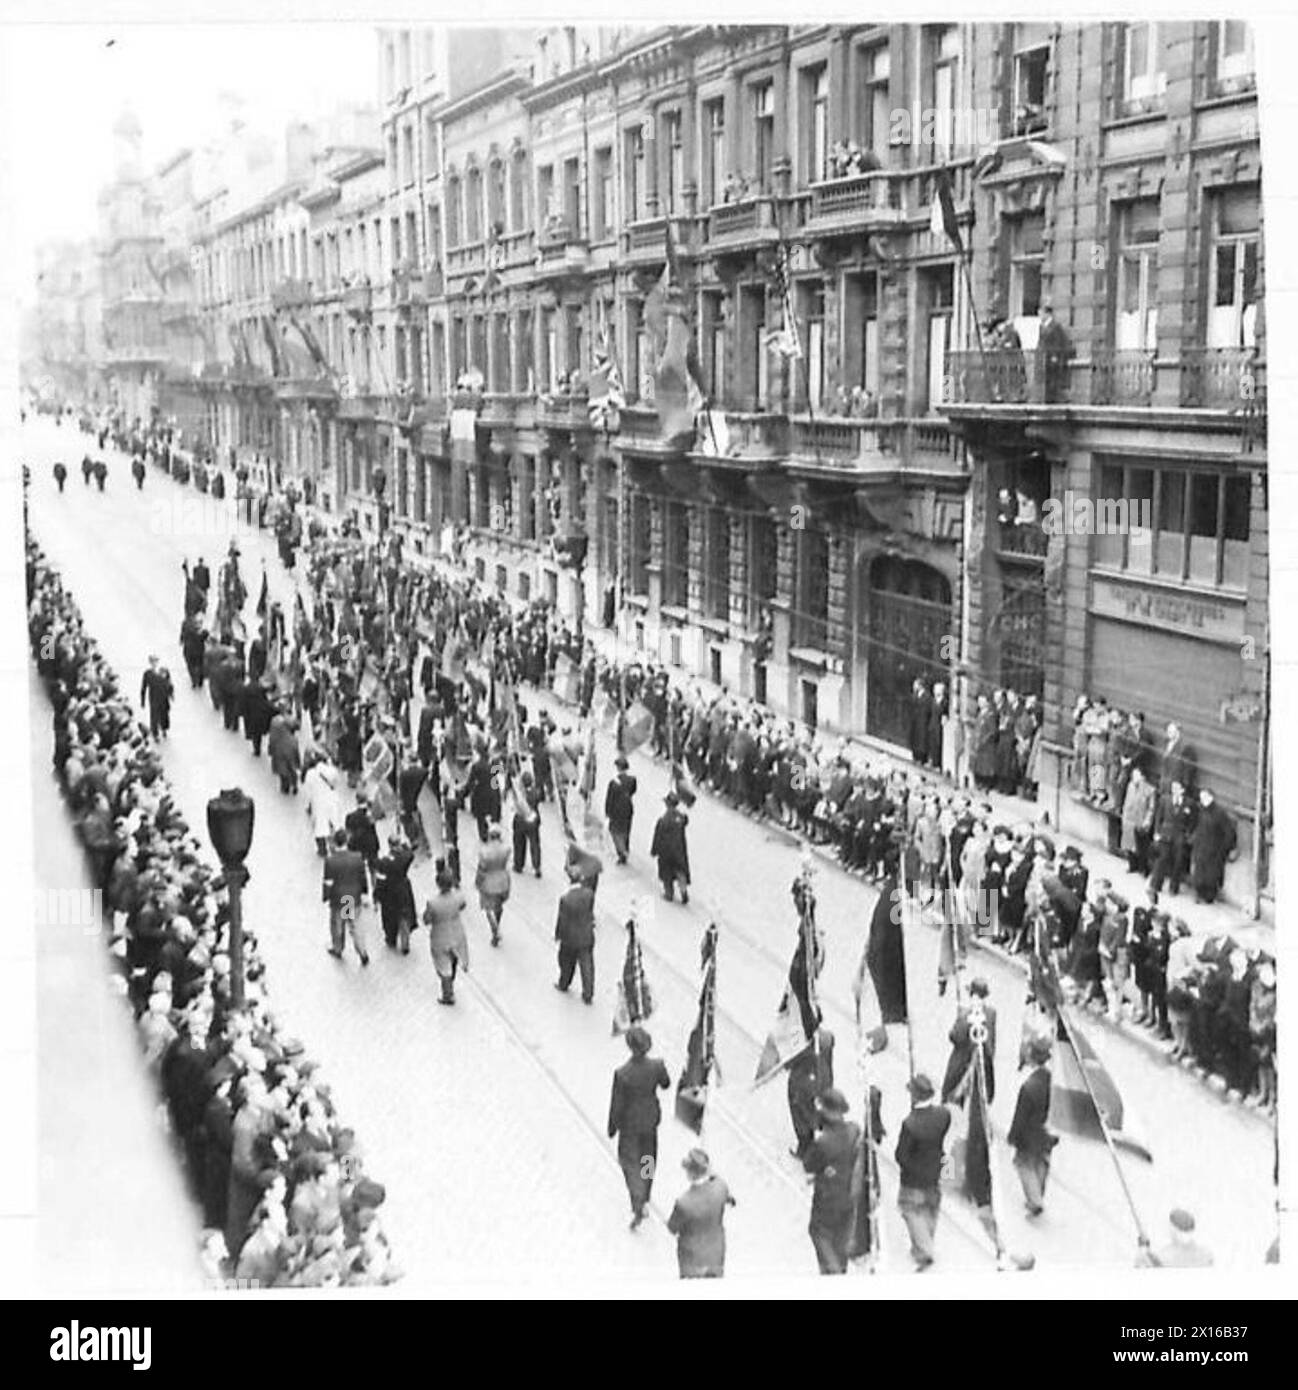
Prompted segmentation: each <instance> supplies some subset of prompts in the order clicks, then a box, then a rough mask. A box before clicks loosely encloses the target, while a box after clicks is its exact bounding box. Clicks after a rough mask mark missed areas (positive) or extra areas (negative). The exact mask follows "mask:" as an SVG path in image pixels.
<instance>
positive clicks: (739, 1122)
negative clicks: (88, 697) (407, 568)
mask: <svg viewBox="0 0 1298 1390" xmlns="http://www.w3.org/2000/svg"><path fill="white" fill-rule="evenodd" d="M167 481H168V482H172V481H174V480H171V479H170V478H168V479H167ZM175 486H176V488H177V489H178V490H179V489H180V485H179V484H175ZM227 505H228V503H227ZM120 534H121V535H122V536H123V537H125V538H126V543H128V544H129V532H128V531H126V530H124V529H123V530H122V531H121V533H120ZM110 549H116V547H110ZM118 568H119V570H121V571H125V573H126V574H127V576H128V577H129V582H130V584H131V587H132V590H133V591H134V592H135V593H136V594H137V595H138V596H139V599H140V600H141V601H142V602H143V603H145V604H147V606H148V608H149V609H150V610H151V611H153V612H154V613H156V614H158V615H159V618H160V620H161V621H162V622H164V623H165V622H167V621H168V619H169V615H168V610H167V608H166V607H165V605H164V604H163V603H162V602H161V601H160V600H159V599H158V598H157V597H156V596H154V595H153V594H152V593H151V592H150V591H149V590H148V589H147V588H146V587H145V586H144V585H143V584H142V583H140V582H139V581H138V580H137V579H136V578H135V575H134V573H133V572H132V570H131V567H130V565H129V564H128V563H126V562H125V560H123V559H122V558H121V555H120V552H119V555H118ZM267 568H268V570H271V569H273V567H271V566H269V565H268V566H267ZM283 578H284V580H285V583H286V584H293V581H292V578H291V576H289V575H287V574H285V575H284V576H283ZM276 587H279V586H276ZM293 587H296V585H294V586H293ZM142 668H143V662H141V663H140V669H142ZM535 693H536V694H540V695H543V696H544V697H547V698H553V697H550V696H549V693H548V692H535ZM569 717H571V716H569ZM718 809H725V808H722V807H718ZM556 833H557V832H556ZM767 838H768V839H771V840H773V841H776V842H778V843H780V844H781V845H782V846H787V847H788V848H791V849H793V848H796V847H797V845H798V844H799V843H800V842H799V841H798V840H797V838H796V837H794V836H791V835H787V834H779V835H768V837H767ZM696 902H697V904H698V906H699V907H702V908H704V909H705V910H706V911H710V915H711V916H712V918H713V919H714V920H716V921H717V922H718V923H719V924H720V925H721V926H722V928H723V938H724V939H725V940H726V941H728V942H729V941H734V942H738V943H739V944H741V945H742V947H743V948H744V949H745V951H746V952H747V953H749V955H750V958H753V959H755V960H756V961H759V962H760V963H761V964H762V965H763V966H764V967H765V969H766V971H768V972H774V976H775V978H776V979H778V981H779V988H780V989H782V988H783V983H784V981H785V979H786V978H787V962H786V961H784V960H782V959H780V957H779V956H778V955H777V954H776V953H775V952H774V951H773V950H772V949H771V948H770V947H769V946H768V945H767V944H766V943H765V942H762V941H759V940H758V939H757V938H755V937H754V936H753V935H752V934H751V933H749V932H747V931H745V930H744V929H743V928H742V927H740V926H737V925H736V924H735V923H734V922H733V921H732V920H731V919H730V917H729V916H727V915H726V914H722V913H719V912H716V911H711V909H712V904H710V903H709V902H708V901H707V900H706V899H702V900H700V899H697V898H696ZM601 916H602V917H604V919H605V920H606V921H607V920H610V913H609V912H608V911H602V912H601ZM691 916H692V917H696V914H691ZM612 920H616V919H615V918H614V919H612ZM642 945H643V947H644V949H645V952H646V954H647V955H649V956H650V957H651V958H652V959H653V960H654V961H655V962H656V964H657V965H658V967H660V968H661V969H662V970H663V971H665V972H666V973H667V974H669V975H670V976H671V977H672V978H673V979H674V980H675V981H676V983H677V986H678V987H679V988H680V989H681V990H682V991H683V992H684V994H685V995H686V996H687V997H688V998H691V999H694V1000H696V999H697V982H695V981H692V980H690V978H689V976H688V975H687V973H686V972H685V971H684V970H682V969H681V968H680V967H679V966H678V965H676V964H675V962H673V961H672V960H671V959H670V958H669V957H668V956H667V955H665V954H664V953H663V952H662V951H661V950H659V949H658V948H657V947H655V946H654V945H653V943H652V942H651V941H645V940H644V936H643V934H642ZM472 988H473V989H474V991H475V994H477V995H478V996H479V997H480V998H481V1000H482V1002H483V1003H484V1006H485V1007H488V1008H489V1009H491V1011H492V1012H493V1014H494V1016H495V1017H496V1018H497V1019H498V1020H499V1021H500V1022H501V1024H502V1026H504V1027H506V1028H507V1029H508V1030H509V1032H510V1033H511V1035H512V1036H513V1037H514V1038H515V1040H516V1041H517V1042H518V1044H519V1045H520V1046H521V1047H522V1048H523V1049H524V1050H525V1051H526V1053H527V1055H528V1057H529V1060H530V1063H531V1065H532V1066H533V1067H534V1068H536V1069H537V1070H538V1071H539V1073H540V1074H542V1075H544V1076H545V1078H546V1080H547V1083H548V1085H549V1087H550V1088H551V1089H552V1090H553V1091H554V1092H555V1094H556V1096H557V1098H558V1099H560V1100H561V1101H562V1102H563V1104H564V1105H565V1107H566V1108H568V1109H569V1110H571V1111H574V1112H575V1113H576V1115H577V1116H578V1117H579V1119H580V1121H581V1123H582V1125H583V1127H584V1129H585V1130H586V1132H588V1133H589V1134H591V1136H592V1137H593V1138H594V1139H595V1141H596V1142H597V1144H598V1146H599V1148H600V1151H601V1154H602V1155H603V1156H604V1160H605V1161H606V1162H608V1163H610V1164H611V1165H612V1166H613V1167H614V1168H617V1160H616V1158H615V1156H614V1155H613V1153H612V1152H611V1151H610V1149H609V1147H608V1145H607V1144H606V1142H605V1141H604V1138H603V1136H602V1134H601V1132H600V1130H599V1128H598V1126H597V1125H596V1124H595V1123H594V1122H593V1121H592V1119H591V1118H590V1116H589V1114H588V1112H587V1110H586V1108H584V1107H583V1106H582V1104H581V1102H580V1100H579V1099H578V1098H577V1097H576V1096H575V1095H574V1094H573V1092H572V1091H571V1090H570V1088H568V1087H567V1086H566V1084H565V1083H564V1082H563V1080H562V1078H561V1077H560V1076H559V1075H558V1073H557V1072H556V1071H555V1069H554V1068H553V1067H551V1066H550V1065H549V1064H548V1063H547V1062H546V1061H545V1059H544V1058H543V1057H541V1056H540V1055H538V1052H537V1050H536V1049H535V1048H534V1047H533V1046H532V1045H531V1044H530V1043H529V1042H528V1041H527V1039H526V1038H525V1037H524V1036H523V1034H522V1032H521V1030H520V1029H518V1027H517V1026H516V1024H515V1023H514V1022H513V1020H512V1019H510V1017H509V1014H508V1011H507V1010H506V1009H505V1008H504V1007H503V1006H502V1005H501V1004H500V1003H499V1001H497V1000H496V999H495V998H494V997H493V996H491V994H490V992H489V991H487V990H486V989H485V987H483V986H481V985H480V984H479V983H478V982H476V981H474V982H473V984H472ZM773 997H774V994H773ZM822 1002H823V1003H825V1004H826V1005H827V1006H828V1008H829V1009H830V1010H831V1011H832V1014H833V1020H834V1022H835V1023H838V1024H842V1023H844V1022H846V1023H847V1024H848V1026H849V1028H851V1027H854V1015H853V1012H852V1011H851V1010H850V1009H849V1008H848V1006H847V1005H846V1003H845V1002H844V1001H843V999H842V998H840V997H838V996H836V995H834V994H833V993H825V994H823V995H822ZM718 1014H719V1015H720V1016H721V1017H722V1018H723V1019H724V1021H725V1024H726V1027H727V1030H728V1031H730V1032H731V1033H732V1034H733V1035H734V1036H736V1037H738V1038H741V1039H742V1040H743V1041H744V1043H745V1044H746V1046H748V1047H749V1048H751V1050H752V1052H753V1053H754V1054H756V1053H757V1052H759V1051H760V1049H761V1046H762V1042H763V1039H762V1038H761V1037H759V1036H758V1035H757V1034H755V1033H754V1032H753V1031H752V1029H751V1028H749V1027H748V1026H746V1025H745V1024H744V1023H742V1022H741V1021H740V1020H739V1019H738V1017H737V1016H736V1015H734V1013H733V1012H732V1011H731V1010H729V1009H727V1008H724V1007H722V1006H720V1005H718ZM710 1109H711V1113H712V1116H713V1117H714V1118H716V1119H717V1120H719V1121H720V1122H721V1123H722V1124H723V1125H724V1126H725V1127H726V1129H727V1130H728V1131H729V1132H730V1133H731V1134H732V1135H733V1137H734V1139H735V1141H736V1142H737V1143H738V1144H739V1145H741V1146H742V1147H743V1149H744V1150H745V1151H746V1152H747V1153H748V1154H749V1155H750V1157H751V1159H752V1161H753V1162H754V1163H755V1165H756V1166H757V1167H758V1168H760V1169H761V1170H762V1171H763V1172H764V1173H765V1174H766V1175H767V1178H768V1180H772V1181H774V1182H775V1183H776V1184H777V1185H778V1187H779V1188H780V1189H781V1190H783V1191H786V1192H788V1193H791V1194H792V1193H796V1194H797V1198H798V1202H799V1205H804V1206H805V1203H806V1202H807V1190H806V1185H805V1183H803V1182H800V1181H799V1180H797V1179H795V1177H794V1176H793V1175H792V1174H791V1173H790V1172H789V1171H788V1169H787V1167H786V1166H785V1165H784V1164H782V1163H781V1162H780V1161H779V1160H778V1159H777V1158H776V1157H774V1156H773V1154H772V1152H771V1146H770V1144H769V1142H768V1140H766V1139H765V1138H763V1137H761V1136H760V1135H758V1134H757V1133H755V1132H754V1131H753V1130H752V1128H751V1127H750V1126H749V1125H748V1124H747V1123H746V1122H745V1121H744V1120H743V1119H742V1118H740V1116H738V1115H737V1114H736V1113H735V1112H734V1110H733V1109H732V1107H731V1105H730V1104H729V1102H728V1101H727V1099H726V1098H725V1096H724V1092H721V1091H717V1090H715V1089H714V1091H713V1094H712V1096H711V1097H710ZM881 1157H882V1158H883V1160H884V1165H885V1166H888V1167H889V1168H895V1164H894V1162H893V1161H892V1159H891V1156H890V1155H887V1156H885V1155H883V1154H881ZM1053 1185H1054V1186H1055V1187H1056V1189H1057V1190H1059V1191H1061V1192H1063V1191H1070V1189H1069V1188H1068V1185H1067V1184H1066V1183H1064V1182H1062V1181H1061V1180H1060V1179H1058V1178H1056V1181H1055V1183H1054V1184H1053ZM1070 1195H1074V1196H1077V1197H1078V1198H1079V1200H1084V1199H1081V1198H1080V1194H1077V1193H1074V1192H1070ZM957 1213H960V1214H961V1216H963V1217H964V1218H965V1219H964V1220H960V1219H958V1218H957ZM1093 1214H1094V1213H1093ZM655 1215H656V1216H657V1218H658V1219H659V1220H662V1219H663V1216H662V1212H661V1210H660V1209H658V1208H656V1207H655ZM948 1218H949V1224H950V1225H951V1226H952V1227H953V1228H954V1229H956V1230H958V1231H960V1234H961V1235H962V1236H963V1237H965V1239H966V1240H967V1242H968V1243H969V1244H971V1245H972V1246H973V1247H975V1248H976V1249H977V1250H978V1251H979V1252H980V1253H981V1254H983V1255H984V1256H987V1257H992V1258H994V1257H993V1256H992V1252H991V1250H990V1248H989V1243H988V1241H987V1238H986V1236H985V1233H984V1232H983V1230H982V1227H981V1225H980V1224H975V1223H976V1218H974V1217H972V1213H971V1211H967V1210H965V1209H963V1208H961V1207H954V1208H949V1209H948ZM1109 1224H1115V1223H1109Z"/></svg>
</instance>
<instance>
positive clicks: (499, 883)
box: [474, 825, 510, 946]
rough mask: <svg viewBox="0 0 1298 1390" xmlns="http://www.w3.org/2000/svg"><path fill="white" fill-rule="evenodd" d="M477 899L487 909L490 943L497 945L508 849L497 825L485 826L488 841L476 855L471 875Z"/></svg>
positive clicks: (506, 894)
mask: <svg viewBox="0 0 1298 1390" xmlns="http://www.w3.org/2000/svg"><path fill="white" fill-rule="evenodd" d="M474 886H475V887H476V888H477V890H478V902H479V903H480V904H481V905H482V910H483V912H484V913H486V916H487V923H488V925H489V926H490V927H491V944H492V945H493V946H499V945H500V917H501V914H502V913H503V912H504V910H505V901H506V899H507V898H508V897H509V887H510V880H509V851H508V850H507V849H506V848H505V846H504V844H503V843H502V841H501V838H500V826H498V825H491V826H489V827H488V828H487V842H486V844H484V845H483V846H482V850H481V852H480V853H479V855H478V870H477V873H476V875H475V877H474Z"/></svg>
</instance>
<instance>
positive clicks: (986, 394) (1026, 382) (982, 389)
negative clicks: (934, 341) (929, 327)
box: [943, 348, 1085, 407]
mask: <svg viewBox="0 0 1298 1390" xmlns="http://www.w3.org/2000/svg"><path fill="white" fill-rule="evenodd" d="M946 361H947V370H946V385H947V392H946V398H945V400H944V402H943V404H944V406H946V407H950V406H957V407H958V406H962V405H993V406H1021V405H1029V406H1043V405H1068V404H1072V403H1074V400H1075V396H1074V385H1073V383H1074V375H1075V374H1074V371H1073V364H1072V363H1071V361H1070V359H1069V358H1068V357H1067V356H1066V355H1065V354H1064V353H1061V352H1058V351H1053V350H1043V349H1031V350H1024V349H1022V348H989V349H987V351H986V352H977V351H974V352H965V351H961V352H949V353H947V359H946ZM1083 365H1085V364H1083ZM1084 396H1085V393H1084V392H1079V393H1077V399H1078V400H1079V401H1081V403H1084Z"/></svg>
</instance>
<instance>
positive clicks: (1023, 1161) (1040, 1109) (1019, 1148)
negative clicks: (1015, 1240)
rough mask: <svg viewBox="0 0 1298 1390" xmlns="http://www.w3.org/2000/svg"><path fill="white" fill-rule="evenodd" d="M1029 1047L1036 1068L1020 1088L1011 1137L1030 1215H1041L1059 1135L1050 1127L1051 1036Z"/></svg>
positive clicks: (1015, 1161)
mask: <svg viewBox="0 0 1298 1390" xmlns="http://www.w3.org/2000/svg"><path fill="white" fill-rule="evenodd" d="M1027 1050H1028V1061H1029V1062H1030V1063H1031V1065H1032V1068H1033V1069H1032V1071H1030V1072H1029V1073H1028V1075H1027V1077H1026V1078H1025V1079H1024V1082H1023V1084H1022V1086H1020V1087H1019V1098H1018V1100H1017V1101H1016V1102H1015V1105H1014V1118H1013V1120H1012V1121H1011V1122H1010V1132H1009V1135H1008V1138H1009V1144H1010V1147H1011V1148H1012V1149H1013V1150H1014V1167H1015V1168H1016V1169H1017V1170H1018V1175H1019V1182H1021V1183H1022V1184H1023V1200H1024V1201H1025V1202H1026V1203H1027V1207H1028V1215H1029V1216H1040V1215H1041V1213H1042V1211H1044V1210H1045V1197H1046V1179H1047V1178H1048V1177H1049V1175H1050V1151H1051V1150H1052V1149H1053V1148H1054V1147H1055V1136H1054V1135H1053V1134H1051V1133H1050V1131H1049V1130H1048V1129H1047V1128H1046V1120H1047V1118H1048V1117H1049V1115H1050V1066H1049V1064H1050V1052H1051V1044H1050V1039H1049V1038H1033V1039H1032V1041H1031V1042H1030V1043H1028V1049H1027Z"/></svg>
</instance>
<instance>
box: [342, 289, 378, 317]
mask: <svg viewBox="0 0 1298 1390" xmlns="http://www.w3.org/2000/svg"><path fill="white" fill-rule="evenodd" d="M342 303H343V312H344V313H346V314H349V315H351V317H352V318H355V319H364V318H368V317H369V316H370V314H371V312H372V311H373V308H374V289H373V287H372V286H371V285H370V282H369V281H368V280H361V281H358V282H357V283H356V284H354V285H344V286H343V293H342Z"/></svg>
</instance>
